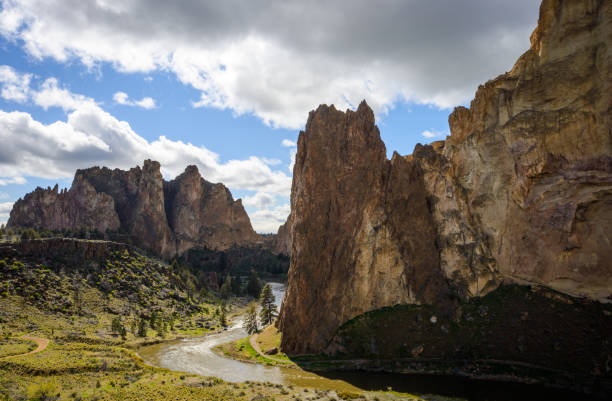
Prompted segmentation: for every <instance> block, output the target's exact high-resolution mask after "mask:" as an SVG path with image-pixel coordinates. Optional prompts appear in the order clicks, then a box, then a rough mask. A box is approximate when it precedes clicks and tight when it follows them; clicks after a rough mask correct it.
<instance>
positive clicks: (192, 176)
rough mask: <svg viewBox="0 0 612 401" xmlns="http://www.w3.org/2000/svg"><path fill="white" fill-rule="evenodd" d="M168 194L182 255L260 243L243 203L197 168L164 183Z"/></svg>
mask: <svg viewBox="0 0 612 401" xmlns="http://www.w3.org/2000/svg"><path fill="white" fill-rule="evenodd" d="M164 192H165V194H166V213H167V215H168V222H169V224H170V227H171V229H172V231H173V232H174V234H175V236H176V246H177V252H178V253H179V254H182V253H184V252H185V251H186V250H188V249H191V248H194V247H198V246H199V247H201V246H205V247H207V248H210V249H227V248H230V247H231V246H234V245H250V244H254V243H256V242H257V241H258V240H259V236H258V235H257V234H256V233H255V231H253V228H252V227H251V221H250V220H249V216H248V215H247V214H246V212H245V211H244V208H243V207H242V201H241V200H240V199H239V200H237V201H234V199H233V198H232V194H231V193H230V191H229V190H228V189H227V188H226V187H225V185H223V184H211V183H210V182H208V181H206V180H204V179H203V178H202V177H201V176H200V173H199V172H198V169H197V167H195V166H189V167H187V168H186V169H185V172H184V173H183V174H181V175H179V176H178V177H176V178H175V179H174V180H173V181H170V182H166V183H164Z"/></svg>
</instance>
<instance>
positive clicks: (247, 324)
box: [242, 301, 259, 334]
mask: <svg viewBox="0 0 612 401" xmlns="http://www.w3.org/2000/svg"><path fill="white" fill-rule="evenodd" d="M242 327H243V328H244V329H245V330H246V332H247V333H249V334H253V333H257V332H258V331H259V327H257V303H256V302H255V301H253V302H251V303H250V304H249V306H248V307H247V310H246V315H245V316H244V321H243V322H242Z"/></svg>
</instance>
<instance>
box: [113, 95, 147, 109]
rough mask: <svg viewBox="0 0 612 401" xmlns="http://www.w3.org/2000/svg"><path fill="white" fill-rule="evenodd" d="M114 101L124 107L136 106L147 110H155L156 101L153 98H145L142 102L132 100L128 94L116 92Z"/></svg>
mask: <svg viewBox="0 0 612 401" xmlns="http://www.w3.org/2000/svg"><path fill="white" fill-rule="evenodd" d="M113 100H114V101H115V102H117V103H119V104H122V105H124V106H136V107H141V108H143V109H147V110H150V109H154V108H155V99H153V98H152V97H143V98H142V99H140V100H132V99H130V98H129V96H128V94H127V93H125V92H116V93H115V94H114V95H113Z"/></svg>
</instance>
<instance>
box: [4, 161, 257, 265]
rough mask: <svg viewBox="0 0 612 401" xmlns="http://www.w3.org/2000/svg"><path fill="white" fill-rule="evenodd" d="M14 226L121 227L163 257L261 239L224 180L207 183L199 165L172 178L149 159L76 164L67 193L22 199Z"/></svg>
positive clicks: (40, 192)
mask: <svg viewBox="0 0 612 401" xmlns="http://www.w3.org/2000/svg"><path fill="white" fill-rule="evenodd" d="M8 226H24V227H37V228H43V229H49V230H63V229H70V230H78V229H81V228H87V229H95V230H98V231H100V232H101V233H104V232H106V231H107V230H111V231H119V232H123V233H127V235H128V236H129V237H130V238H131V239H133V240H134V242H135V243H136V244H137V245H139V246H141V247H143V248H145V249H148V250H151V251H154V252H155V253H157V254H159V255H161V256H163V257H172V256H174V255H177V254H178V255H180V254H182V253H184V252H185V251H186V250H188V249H191V248H194V247H204V248H209V249H227V248H230V247H232V246H234V245H242V246H244V245H250V244H255V243H257V241H258V240H259V238H258V237H259V236H258V235H257V234H256V233H255V232H254V231H253V228H252V227H251V223H250V220H249V217H248V216H247V214H246V212H245V211H244V208H243V207H242V203H241V201H240V200H237V201H234V200H233V198H232V195H231V193H230V192H229V190H228V189H227V188H226V187H225V186H224V185H223V184H212V183H209V182H207V181H205V180H204V179H203V178H202V177H201V176H200V174H199V172H198V170H197V168H196V167H195V166H189V167H187V169H186V170H185V172H184V173H183V174H181V175H180V176H178V177H177V178H176V179H175V180H172V181H170V182H166V181H164V180H163V178H162V175H161V172H160V165H159V163H158V162H155V161H150V160H145V162H144V164H143V166H142V168H141V167H134V168H132V169H130V170H128V171H124V170H120V169H114V170H111V169H108V168H106V167H103V168H100V167H92V168H89V169H85V170H77V172H76V174H75V177H74V181H73V183H72V187H71V188H70V190H68V191H65V190H64V191H62V192H59V193H58V190H57V186H56V187H55V188H53V189H50V188H48V189H42V188H37V189H36V190H35V191H34V192H32V193H30V194H28V195H26V196H25V197H24V199H23V200H21V199H20V200H18V201H17V202H15V205H14V206H13V210H12V211H11V215H10V218H9V221H8Z"/></svg>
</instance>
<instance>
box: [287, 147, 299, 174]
mask: <svg viewBox="0 0 612 401" xmlns="http://www.w3.org/2000/svg"><path fill="white" fill-rule="evenodd" d="M296 155H297V148H293V149H291V150H290V151H289V159H290V160H291V161H290V162H289V166H288V168H289V172H291V174H293V166H294V165H295V156H296Z"/></svg>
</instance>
